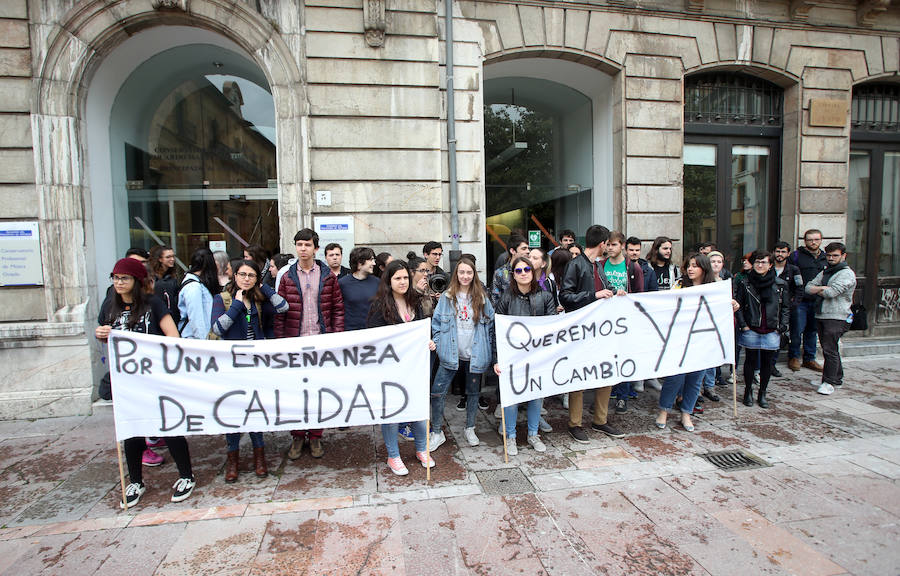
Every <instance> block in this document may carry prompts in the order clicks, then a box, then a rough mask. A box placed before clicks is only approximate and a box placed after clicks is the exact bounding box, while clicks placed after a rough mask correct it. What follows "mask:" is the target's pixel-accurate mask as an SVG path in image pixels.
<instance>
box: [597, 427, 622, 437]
mask: <svg viewBox="0 0 900 576" xmlns="http://www.w3.org/2000/svg"><path fill="white" fill-rule="evenodd" d="M591 429H592V430H596V431H597V432H603V433H604V434H606V435H607V436H609V437H611V438H624V437H625V433H624V432H622V431H621V430H619V429H618V428H616V427H615V426H610V425H609V424H591Z"/></svg>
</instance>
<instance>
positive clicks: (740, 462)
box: [700, 450, 771, 470]
mask: <svg viewBox="0 0 900 576" xmlns="http://www.w3.org/2000/svg"><path fill="white" fill-rule="evenodd" d="M700 457H701V458H704V459H705V460H708V461H709V462H710V463H712V464H713V466H715V467H717V468H721V469H722V470H752V469H753V468H766V467H768V466H771V464H769V463H768V462H766V461H765V460H763V459H762V458H760V457H759V456H756V455H754V454H751V453H749V452H745V451H744V450H723V451H722V452H709V453H708V454H700Z"/></svg>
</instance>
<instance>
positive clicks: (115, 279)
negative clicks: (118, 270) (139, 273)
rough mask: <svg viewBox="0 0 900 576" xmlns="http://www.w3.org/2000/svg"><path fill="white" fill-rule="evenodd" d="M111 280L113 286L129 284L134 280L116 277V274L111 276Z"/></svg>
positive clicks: (128, 277) (129, 277)
mask: <svg viewBox="0 0 900 576" xmlns="http://www.w3.org/2000/svg"><path fill="white" fill-rule="evenodd" d="M109 280H110V282H112V283H113V284H127V283H128V282H131V281H132V280H134V278H132V277H131V276H115V275H114V274H110V275H109Z"/></svg>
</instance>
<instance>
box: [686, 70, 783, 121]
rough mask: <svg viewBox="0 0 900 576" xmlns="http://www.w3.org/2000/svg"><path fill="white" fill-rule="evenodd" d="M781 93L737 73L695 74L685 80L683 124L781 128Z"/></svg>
mask: <svg viewBox="0 0 900 576" xmlns="http://www.w3.org/2000/svg"><path fill="white" fill-rule="evenodd" d="M782 102H783V96H782V90H781V88H779V87H778V86H776V85H775V84H772V83H771V82H767V81H765V80H763V79H761V78H756V77H753V76H748V75H746V74H739V73H727V74H726V73H711V74H698V75H695V76H690V77H688V78H686V79H685V88H684V121H685V123H691V124H732V125H735V124H736V125H741V126H771V127H778V126H781V122H782Z"/></svg>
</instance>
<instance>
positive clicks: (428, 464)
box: [416, 450, 434, 468]
mask: <svg viewBox="0 0 900 576" xmlns="http://www.w3.org/2000/svg"><path fill="white" fill-rule="evenodd" d="M416 458H417V459H418V460H419V462H421V463H422V468H434V460H432V459H431V454H429V453H428V452H425V451H424V450H423V451H422V452H416Z"/></svg>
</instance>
